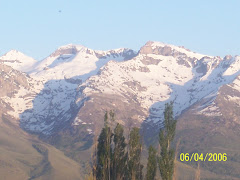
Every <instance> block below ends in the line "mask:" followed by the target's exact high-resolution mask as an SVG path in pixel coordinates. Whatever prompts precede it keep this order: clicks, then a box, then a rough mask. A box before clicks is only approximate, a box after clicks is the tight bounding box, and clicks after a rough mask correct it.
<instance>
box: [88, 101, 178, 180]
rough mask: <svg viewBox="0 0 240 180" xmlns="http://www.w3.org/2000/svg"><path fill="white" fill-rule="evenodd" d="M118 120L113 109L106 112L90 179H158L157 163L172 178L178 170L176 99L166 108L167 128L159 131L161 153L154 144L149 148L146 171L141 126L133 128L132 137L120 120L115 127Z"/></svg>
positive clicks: (163, 174)
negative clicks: (125, 135)
mask: <svg viewBox="0 0 240 180" xmlns="http://www.w3.org/2000/svg"><path fill="white" fill-rule="evenodd" d="M114 121H115V119H114V113H113V111H110V112H106V113H105V116H104V127H103V129H102V131H101V133H100V135H99V137H98V144H97V145H96V146H95V151H94V155H93V164H92V172H91V174H90V175H89V176H88V178H87V179H89V180H91V179H93V180H95V179H96V180H125V179H126V180H128V179H131V180H143V179H146V180H154V179H155V178H156V173H157V165H158V167H159V172H160V175H161V177H162V179H163V180H171V179H172V178H173V172H174V157H175V156H174V154H175V152H174V149H173V148H172V147H171V142H172V141H173V139H174V135H175V129H176V120H175V119H174V118H173V106H172V103H170V104H166V106H165V111H164V128H163V129H161V130H160V132H159V144H160V148H161V152H160V154H159V155H158V154H157V150H156V149H155V148H154V147H153V146H149V148H148V163H147V168H146V171H147V172H146V175H145V177H144V175H143V168H144V166H143V165H142V164H141V154H142V147H143V143H142V136H141V134H140V129H139V128H137V127H134V128H132V130H131V131H130V134H129V138H128V140H126V139H125V137H124V129H123V126H122V125H120V124H119V123H118V124H117V125H116V126H115V129H114V130H112V124H113V122H114Z"/></svg>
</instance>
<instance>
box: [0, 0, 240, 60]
mask: <svg viewBox="0 0 240 180" xmlns="http://www.w3.org/2000/svg"><path fill="white" fill-rule="evenodd" d="M239 8H240V1H239V0H228V1H225V0H201V1H192V0H182V1H179V0H142V1H139V0H138V1H135V0H128V1H127V0H121V1H114V0H91V1H87V0H85V1H82V0H48V1H47V0H41V1H38V0H34V1H33V0H21V1H19V0H0V55H2V54H4V53H6V52H7V51H9V50H11V49H17V50H19V51H22V52H23V53H25V54H27V55H29V56H32V57H33V58H35V59H37V60H40V59H42V58H44V57H46V56H48V55H49V54H50V53H52V52H53V51H54V50H55V49H56V48H58V47H59V46H61V45H65V44H69V43H73V44H81V45H84V46H87V47H89V48H92V49H99V50H107V49H114V48H120V47H128V48H132V49H134V50H139V48H140V47H141V46H143V45H144V44H145V43H146V42H147V41H148V40H153V41H160V42H165V43H169V44H174V45H183V46H185V47H186V48H188V49H191V50H193V51H196V52H199V53H203V54H208V55H215V56H217V55H219V56H222V57H223V56H224V55H226V54H231V55H240V13H239ZM59 11H61V12H59Z"/></svg>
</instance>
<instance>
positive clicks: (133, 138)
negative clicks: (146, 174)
mask: <svg viewBox="0 0 240 180" xmlns="http://www.w3.org/2000/svg"><path fill="white" fill-rule="evenodd" d="M141 151H142V144H141V137H140V133H139V128H136V127H135V128H133V129H132V130H131V132H130V139H129V160H128V173H129V179H131V180H142V179H143V175H142V169H143V165H141V163H140V159H141Z"/></svg>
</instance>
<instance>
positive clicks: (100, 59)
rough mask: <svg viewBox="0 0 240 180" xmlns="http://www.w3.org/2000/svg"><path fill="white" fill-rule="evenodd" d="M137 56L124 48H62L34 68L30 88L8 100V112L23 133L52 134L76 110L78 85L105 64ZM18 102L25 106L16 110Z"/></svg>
mask: <svg viewBox="0 0 240 180" xmlns="http://www.w3.org/2000/svg"><path fill="white" fill-rule="evenodd" d="M136 54H137V53H136V52H134V51H133V50H130V49H125V48H122V49H116V50H109V51H94V50H91V49H88V48H86V47H83V46H79V45H66V46H62V47H60V48H58V49H57V50H56V51H55V52H54V53H52V54H51V55H50V56H49V57H47V58H45V59H43V60H42V61H40V62H37V63H35V64H34V65H33V68H32V69H31V71H30V72H29V75H30V77H32V79H33V80H32V82H31V83H32V86H31V87H32V89H30V90H24V89H21V91H19V92H18V93H17V94H16V96H15V99H12V100H9V103H11V104H12V106H13V107H14V109H15V111H13V112H10V113H11V115H14V116H15V117H20V122H21V127H23V128H24V129H25V130H29V131H32V132H40V133H43V134H51V132H54V130H55V129H56V128H57V129H59V126H60V127H63V124H65V123H66V122H68V121H69V120H70V119H71V118H72V117H73V116H74V114H75V113H74V111H76V109H78V108H79V107H78V106H77V105H75V103H74V102H75V99H76V93H77V88H78V85H79V84H81V83H82V82H84V81H85V80H86V79H87V78H88V77H90V76H92V75H96V74H97V73H98V71H99V69H100V68H101V67H102V66H104V65H105V64H106V63H107V62H108V61H110V60H114V61H126V60H129V59H131V58H132V57H134V56H136ZM13 67H15V66H14V65H13ZM24 94H25V95H26V96H24ZM22 97H27V98H26V99H25V98H22ZM17 102H23V103H25V104H22V105H21V106H20V107H19V106H18V105H17V104H18V103H17ZM27 104H31V107H30V106H27ZM23 109H24V112H23V111H22V110H23ZM19 115H20V116H19Z"/></svg>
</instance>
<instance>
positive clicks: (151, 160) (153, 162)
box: [146, 146, 157, 180]
mask: <svg viewBox="0 0 240 180" xmlns="http://www.w3.org/2000/svg"><path fill="white" fill-rule="evenodd" d="M156 153H157V151H156V149H155V148H154V147H153V146H149V148H148V163H147V174H146V180H155V176H156V172H157V155H156Z"/></svg>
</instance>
